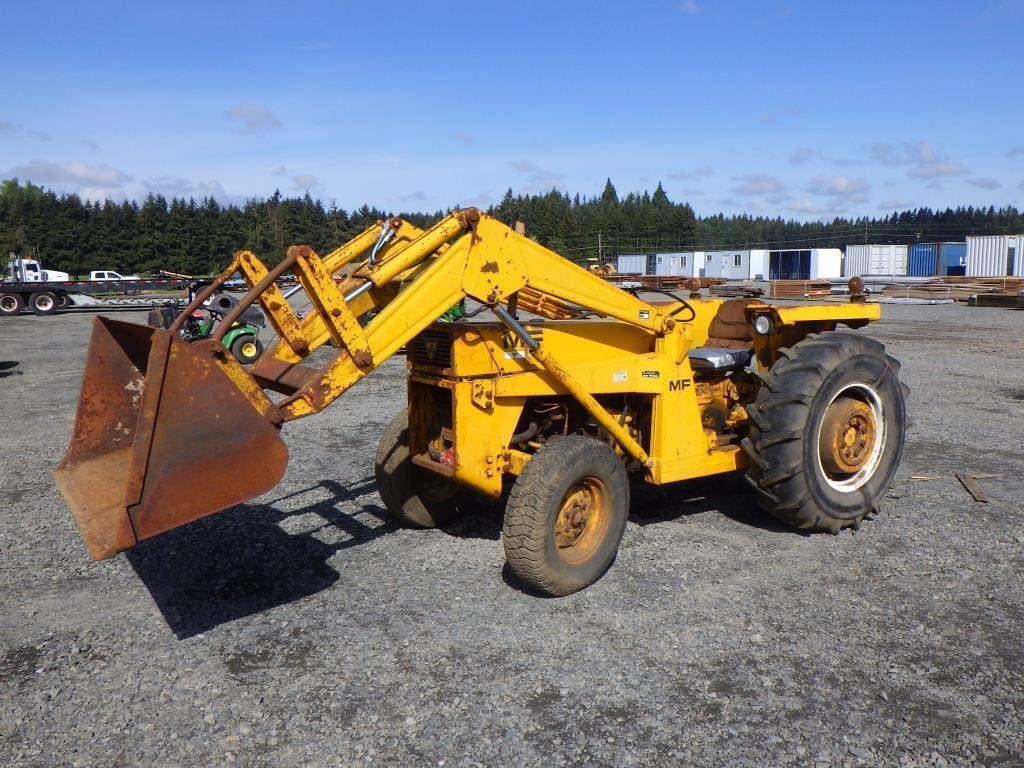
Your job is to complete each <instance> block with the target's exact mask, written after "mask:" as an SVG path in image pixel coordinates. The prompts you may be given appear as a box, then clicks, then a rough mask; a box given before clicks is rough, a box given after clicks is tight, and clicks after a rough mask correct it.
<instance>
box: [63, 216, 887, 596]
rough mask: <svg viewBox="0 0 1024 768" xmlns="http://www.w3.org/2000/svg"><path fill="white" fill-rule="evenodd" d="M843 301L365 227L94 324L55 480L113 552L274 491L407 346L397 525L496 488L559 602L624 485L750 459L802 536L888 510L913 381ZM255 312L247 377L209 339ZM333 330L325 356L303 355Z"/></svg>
mask: <svg viewBox="0 0 1024 768" xmlns="http://www.w3.org/2000/svg"><path fill="white" fill-rule="evenodd" d="M236 271H238V272H240V273H241V274H242V275H243V277H244V278H245V280H246V283H247V285H248V286H249V290H248V292H247V293H246V294H245V295H244V296H243V297H242V298H241V299H240V300H239V301H238V303H237V304H236V305H235V306H234V307H233V308H232V309H231V311H229V312H228V313H227V314H226V315H225V316H224V317H223V318H222V319H221V321H220V324H219V325H218V327H217V328H216V329H215V331H214V333H213V334H212V335H211V336H210V338H208V339H205V340H202V341H197V342H194V343H188V342H186V341H184V340H182V339H181V337H180V336H179V335H178V334H177V330H178V326H179V325H180V323H182V322H184V318H186V317H187V316H188V315H189V314H190V313H191V312H192V311H194V310H195V308H196V307H198V306H199V305H200V304H201V303H202V302H203V301H204V300H206V298H208V297H209V296H210V295H212V293H213V292H215V291H216V290H217V289H218V288H219V286H220V285H221V284H223V282H224V281H225V280H227V279H228V278H229V277H230V276H231V275H232V274H234V273H235V272H236ZM286 273H293V274H294V275H295V276H296V277H297V278H298V281H299V284H300V285H301V287H302V289H303V291H304V293H305V295H306V297H307V298H308V299H309V301H310V303H311V305H312V311H311V312H310V313H309V314H307V315H305V316H304V317H302V318H299V317H298V315H297V314H296V313H295V311H294V310H293V308H292V306H291V304H290V303H289V301H288V298H287V297H286V296H285V295H284V294H283V293H282V292H281V291H280V289H279V288H278V287H277V282H276V281H277V279H278V278H279V277H281V276H282V275H285V274H286ZM695 288H696V286H695ZM851 299H852V300H851V301H850V302H849V303H824V304H819V305H813V306H811V305H804V306H788V307H784V306H776V305H771V304H766V303H763V302H760V301H756V300H750V299H737V300H729V301H723V300H720V299H708V298H704V297H701V296H700V294H699V293H698V292H693V293H691V294H690V295H689V296H686V297H683V296H678V295H674V294H670V295H667V296H664V297H662V300H659V301H644V300H642V299H640V298H639V297H637V296H635V295H632V294H630V293H628V292H626V291H623V290H621V289H619V288H618V287H616V286H614V285H612V284H610V283H609V282H607V281H605V280H603V279H602V278H600V277H598V276H596V275H594V274H592V273H590V272H589V271H587V270H585V269H583V268H580V267H578V266H576V265H574V264H572V263H570V262H568V261H566V260H565V259H563V258H561V257H560V256H558V255H557V254H555V253H552V252H551V251H549V250H547V249H546V248H543V247H542V246H540V245H538V244H537V243H535V242H533V241H531V240H529V239H527V238H526V237H524V236H522V235H520V234H517V233H516V232H514V231H513V230H511V229H509V228H508V227H506V226H505V225H503V224H502V223H500V222H499V221H497V220H496V219H493V218H491V217H490V216H487V215H485V214H482V213H480V212H478V211H476V210H475V209H468V210H464V211H456V212H453V213H452V214H450V215H448V216H446V217H445V218H443V219H441V220H440V221H438V222H437V223H436V224H435V225H433V226H432V227H430V228H429V229H426V230H420V229H418V228H416V227H414V226H412V225H411V224H409V223H408V222H404V221H402V220H400V219H390V220H387V221H383V222H379V223H378V224H377V225H375V226H373V227H370V228H369V229H367V230H366V231H365V232H363V233H361V234H360V235H359V236H357V237H356V238H354V239H353V240H352V241H350V242H349V243H346V244H345V245H343V246H341V247H340V248H338V249H336V250H334V251H332V252H331V253H329V254H327V255H325V256H322V257H321V256H319V255H318V254H316V253H315V252H313V250H312V249H310V248H309V247H307V246H293V247H291V248H289V249H288V252H287V255H286V256H285V258H284V259H283V260H282V261H281V262H280V263H279V264H277V265H276V266H274V267H273V268H270V269H268V268H267V267H266V266H264V265H263V264H262V263H261V262H260V261H259V259H257V258H256V256H255V255H254V254H252V253H250V252H248V251H241V252H239V253H238V254H236V256H235V258H234V260H233V261H232V263H231V264H230V265H229V266H228V268H227V269H226V270H225V271H224V272H223V273H222V274H221V275H220V276H219V277H218V278H216V279H215V280H214V281H213V282H212V284H211V285H210V286H208V287H207V288H206V289H204V291H202V292H201V293H199V294H198V295H197V296H196V297H195V300H194V301H193V302H192V305H190V306H189V307H186V308H185V310H184V311H183V313H182V315H180V316H179V317H178V318H177V320H175V322H174V324H172V325H171V327H170V328H169V329H166V330H164V329H153V328H148V327H145V326H139V325H134V324H131V323H124V322H120V321H115V320H110V319H106V318H97V319H96V321H95V325H94V330H93V337H92V340H91V342H90V347H89V353H88V358H87V365H86V371H85V375H84V378H83V383H82V396H81V400H80V403H79V410H78V416H77V419H76V423H75V428H74V434H73V436H72V440H71V444H70V446H69V448H68V452H67V454H66V455H65V457H64V459H63V460H62V461H61V463H60V465H59V466H58V467H57V468H56V470H55V477H56V481H57V485H58V488H59V489H60V491H61V493H62V494H63V496H64V498H65V500H66V502H67V504H68V506H69V507H70V508H71V510H72V512H73V513H74V515H75V518H76V521H77V523H78V526H79V529H80V531H81V533H82V537H83V540H84V541H85V544H86V546H87V548H88V549H89V551H90V553H91V554H92V556H93V557H94V558H97V559H100V558H105V557H110V556H113V555H115V554H116V553H118V552H120V551H123V550H125V549H129V548H131V547H133V546H135V544H137V543H138V542H139V541H141V540H142V539H145V538H148V537H151V536H154V535H156V534H158V533H161V532H162V531H166V530H168V529H170V528H174V527H176V526H178V525H183V524H185V523H188V522H190V521H192V520H195V519H197V518H199V517H202V516H204V515H208V514H210V513H212V512H216V511H218V510H221V509H224V508H226V507H229V506H232V505H234V504H238V503H240V502H243V501H245V500H247V499H250V498H253V497H254V496H257V495H259V494H261V493H264V492H266V491H267V490H269V489H270V488H272V487H273V486H274V485H276V484H277V483H278V482H279V480H280V478H281V476H282V475H283V473H284V469H285V466H286V464H287V458H288V452H287V448H286V446H285V444H284V442H283V441H282V439H281V437H280V432H281V430H282V428H285V425H286V424H287V423H288V422H290V421H292V420H295V419H298V418H303V417H306V416H309V415H312V414H314V413H317V412H319V411H321V410H323V409H324V408H326V407H327V406H329V405H330V404H331V403H332V402H333V401H334V400H336V399H337V398H339V397H341V396H342V395H343V394H344V393H345V392H346V391H347V390H348V389H349V388H351V387H352V386H353V385H354V384H355V383H357V382H358V381H360V380H361V379H362V378H363V377H365V376H367V375H368V374H369V373H371V372H372V371H373V370H374V369H375V368H376V367H377V366H378V365H380V364H381V362H382V361H384V360H385V359H387V358H388V357H390V356H391V355H393V354H394V353H395V352H397V351H398V350H399V349H401V348H403V347H404V348H406V350H407V354H408V408H407V409H405V410H403V411H402V412H401V413H399V414H397V415H396V416H395V418H394V420H393V421H392V423H391V424H390V426H389V427H388V428H387V429H386V430H385V432H384V434H383V436H382V438H381V441H380V447H379V450H378V454H377V457H376V462H375V472H376V478H377V486H378V490H379V492H380V495H381V499H382V500H383V502H384V504H385V506H386V507H387V509H388V511H389V513H390V514H391V515H392V516H393V517H394V518H395V520H396V521H398V522H399V523H402V524H406V525H412V526H421V527H433V526H437V525H441V524H444V523H445V522H446V521H448V520H450V519H451V518H452V517H453V516H455V515H458V514H464V513H467V510H469V509H471V508H472V505H471V504H470V503H469V501H470V500H471V499H472V498H473V497H474V496H481V495H482V496H486V497H490V498H493V499H500V498H505V497H507V504H506V511H505V517H504V526H503V539H504V546H505V552H506V557H507V559H508V562H509V564H510V566H511V567H512V569H513V571H514V572H515V573H516V574H517V575H518V576H519V577H520V578H521V579H523V580H524V581H525V582H526V583H527V584H529V585H531V586H532V587H534V588H535V589H537V590H539V591H542V592H545V593H548V594H555V595H561V594H567V593H570V592H573V591H575V590H578V589H581V588H583V587H585V586H587V585H588V584H590V583H592V582H593V581H595V580H596V579H598V578H600V576H601V575H602V574H603V573H604V572H605V570H607V568H608V567H609V566H610V565H611V563H612V561H613V560H614V558H615V553H616V551H617V548H618V544H619V541H620V539H621V536H622V532H623V530H624V528H625V523H626V518H627V515H628V510H629V490H630V475H634V476H637V477H639V478H642V479H643V480H646V481H647V482H651V483H656V484H662V483H669V482H675V481H679V480H686V479H692V478H697V477H704V476H708V475H714V474H721V473H726V472H735V471H738V470H744V471H745V472H746V477H747V479H748V480H749V481H750V483H751V485H752V486H753V496H752V502H753V500H754V499H755V498H756V499H757V501H758V503H760V505H761V506H762V507H763V508H764V509H766V510H767V511H768V512H770V513H771V514H773V515H775V516H776V517H778V518H780V519H782V520H784V521H786V522H787V523H790V524H792V525H794V526H797V527H799V528H803V529H807V530H824V531H832V532H838V531H839V530H841V529H843V528H846V527H855V526H857V525H859V524H860V522H861V521H862V520H863V519H864V518H865V517H866V516H867V515H869V514H871V513H872V512H874V511H876V510H877V508H878V504H879V500H880V499H881V498H882V496H883V495H884V493H885V491H886V489H887V488H888V486H889V484H890V482H891V481H892V478H893V475H894V473H895V471H896V467H897V465H898V463H899V459H900V456H901V453H902V449H903V441H904V434H903V433H904V429H905V424H906V407H905V394H906V389H905V387H903V385H901V383H900V382H899V378H898V371H899V364H898V363H897V362H896V361H895V360H894V359H893V358H892V357H890V356H888V355H886V354H885V352H884V349H883V347H882V345H881V344H879V343H878V342H876V341H874V340H872V339H870V338H869V337H867V336H864V335H861V334H859V333H853V332H850V331H848V330H847V331H841V330H837V328H838V326H840V325H843V326H846V327H848V328H850V329H856V328H860V327H862V326H864V325H866V324H867V323H869V322H871V321H872V320H876V319H878V318H879V316H880V309H879V306H878V305H877V304H871V303H867V302H865V301H863V300H862V297H861V296H859V295H854V296H852V297H851ZM467 300H470V301H469V302H468V304H469V305H472V306H473V307H474V308H472V309H470V310H469V311H467V312H463V311H462V309H461V308H462V307H463V306H465V305H466V302H467ZM257 304H258V305H259V307H260V308H261V309H262V311H263V313H264V314H265V315H266V317H267V320H268V322H270V324H271V325H272V326H273V328H274V330H275V332H276V333H277V337H278V338H277V341H276V342H275V343H274V344H273V345H271V346H270V347H269V348H268V349H267V350H266V351H265V352H264V353H263V354H262V355H261V356H260V357H259V359H258V360H256V362H255V363H254V364H252V365H243V364H241V363H240V362H239V361H238V360H236V359H235V358H234V357H233V356H232V355H230V354H229V353H228V351H227V350H226V349H225V347H224V344H223V343H222V339H223V336H224V334H225V333H226V332H227V331H228V330H229V329H230V328H231V326H232V324H233V323H234V322H235V321H236V320H237V319H238V317H240V316H241V314H242V313H243V312H244V311H245V310H246V309H247V308H248V307H250V306H254V305H257ZM455 307H458V308H459V311H456V312H452V311H451V310H452V309H453V308H455ZM485 311H486V312H488V313H489V314H488V315H486V316H482V313H483V312H485ZM439 318H443V320H444V322H437V321H438V319H439ZM488 318H489V319H488ZM328 342H330V343H333V345H334V346H335V347H337V353H336V354H335V355H334V356H333V358H332V359H331V360H330V361H329V362H327V363H326V364H325V365H322V366H319V367H316V366H313V365H309V364H308V363H309V360H308V358H309V356H310V355H311V354H312V353H313V352H314V351H316V350H317V349H319V348H320V347H322V346H324V345H325V344H327V343H328Z"/></svg>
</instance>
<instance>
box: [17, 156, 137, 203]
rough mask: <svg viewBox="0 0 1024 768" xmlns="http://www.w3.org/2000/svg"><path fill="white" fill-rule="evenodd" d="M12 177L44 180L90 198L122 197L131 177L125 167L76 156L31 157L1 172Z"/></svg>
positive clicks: (44, 182) (59, 187)
mask: <svg viewBox="0 0 1024 768" xmlns="http://www.w3.org/2000/svg"><path fill="white" fill-rule="evenodd" d="M12 177H17V178H20V179H24V180H25V181H31V182H33V183H35V184H45V185H48V186H51V187H54V188H56V189H58V190H60V191H67V192H74V193H77V194H79V195H81V196H82V197H85V198H88V199H89V200H102V199H105V198H116V199H120V198H124V197H125V191H124V185H125V183H127V182H129V181H131V180H132V177H131V176H130V175H128V174H127V173H125V172H124V171H119V170H117V169H116V168H111V167H110V166H109V165H90V164H89V163H82V162H79V161H77V160H72V161H70V162H67V163H54V162H51V161H49V160H31V161H29V162H28V163H26V164H24V165H19V166H15V167H14V168H11V169H9V170H8V171H7V172H6V173H5V174H4V178H12Z"/></svg>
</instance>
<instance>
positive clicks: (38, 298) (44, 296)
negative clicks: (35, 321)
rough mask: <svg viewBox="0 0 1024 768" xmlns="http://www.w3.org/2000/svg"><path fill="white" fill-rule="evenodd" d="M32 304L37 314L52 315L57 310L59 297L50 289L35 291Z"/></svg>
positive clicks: (33, 310)
mask: <svg viewBox="0 0 1024 768" xmlns="http://www.w3.org/2000/svg"><path fill="white" fill-rule="evenodd" d="M30 304H31V306H32V312H33V313H35V314H37V315H52V314H53V313H54V312H56V311H57V297H56V295H54V294H52V293H50V292H49V291H41V292H40V293H33V294H32V298H31V300H30Z"/></svg>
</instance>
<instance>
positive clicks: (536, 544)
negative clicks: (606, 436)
mask: <svg viewBox="0 0 1024 768" xmlns="http://www.w3.org/2000/svg"><path fill="white" fill-rule="evenodd" d="M628 516H629V477H628V476H627V474H626V468H625V466H624V465H623V463H622V459H621V458H619V456H618V455H616V453H615V451H613V450H612V449H611V448H610V447H609V446H608V445H607V444H605V443H602V442H600V441H598V440H595V439H594V438H591V437H585V436H581V435H570V436H568V437H561V438H553V439H551V440H550V441H549V442H548V444H547V445H545V446H544V447H543V448H541V449H540V450H539V451H537V453H535V454H534V455H533V458H531V459H530V460H529V461H528V462H527V463H526V467H525V468H524V469H523V472H522V474H521V475H519V477H517V478H516V481H515V484H514V485H513V486H512V491H511V494H510V495H509V500H508V506H507V507H506V508H505V523H504V526H503V527H502V538H503V540H504V544H505V559H506V560H507V561H508V564H509V567H510V568H511V569H512V571H513V572H514V573H515V574H516V576H518V577H519V578H520V579H522V580H523V581H524V582H526V583H527V584H528V585H530V586H531V587H533V588H535V589H537V590H539V591H540V592H544V593H546V594H549V595H568V594H570V593H572V592H576V591H578V590H580V589H583V588H584V587H587V586H590V585H591V584H593V583H594V582H595V581H597V580H598V579H599V578H601V576H603V575H604V573H605V571H607V570H608V568H610V567H611V564H612V563H613V562H614V561H615V555H616V553H617V552H618V549H619V543H620V542H621V541H622V534H623V532H624V531H625V529H626V519H627V517H628Z"/></svg>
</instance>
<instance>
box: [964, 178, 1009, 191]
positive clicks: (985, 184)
mask: <svg viewBox="0 0 1024 768" xmlns="http://www.w3.org/2000/svg"><path fill="white" fill-rule="evenodd" d="M967 183H968V184H970V185H971V186H972V187H978V189H1001V188H1002V186H1003V185H1002V184H1000V183H999V182H998V181H997V180H996V179H993V178H991V177H990V176H982V177H980V178H977V179H968V180H967Z"/></svg>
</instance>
